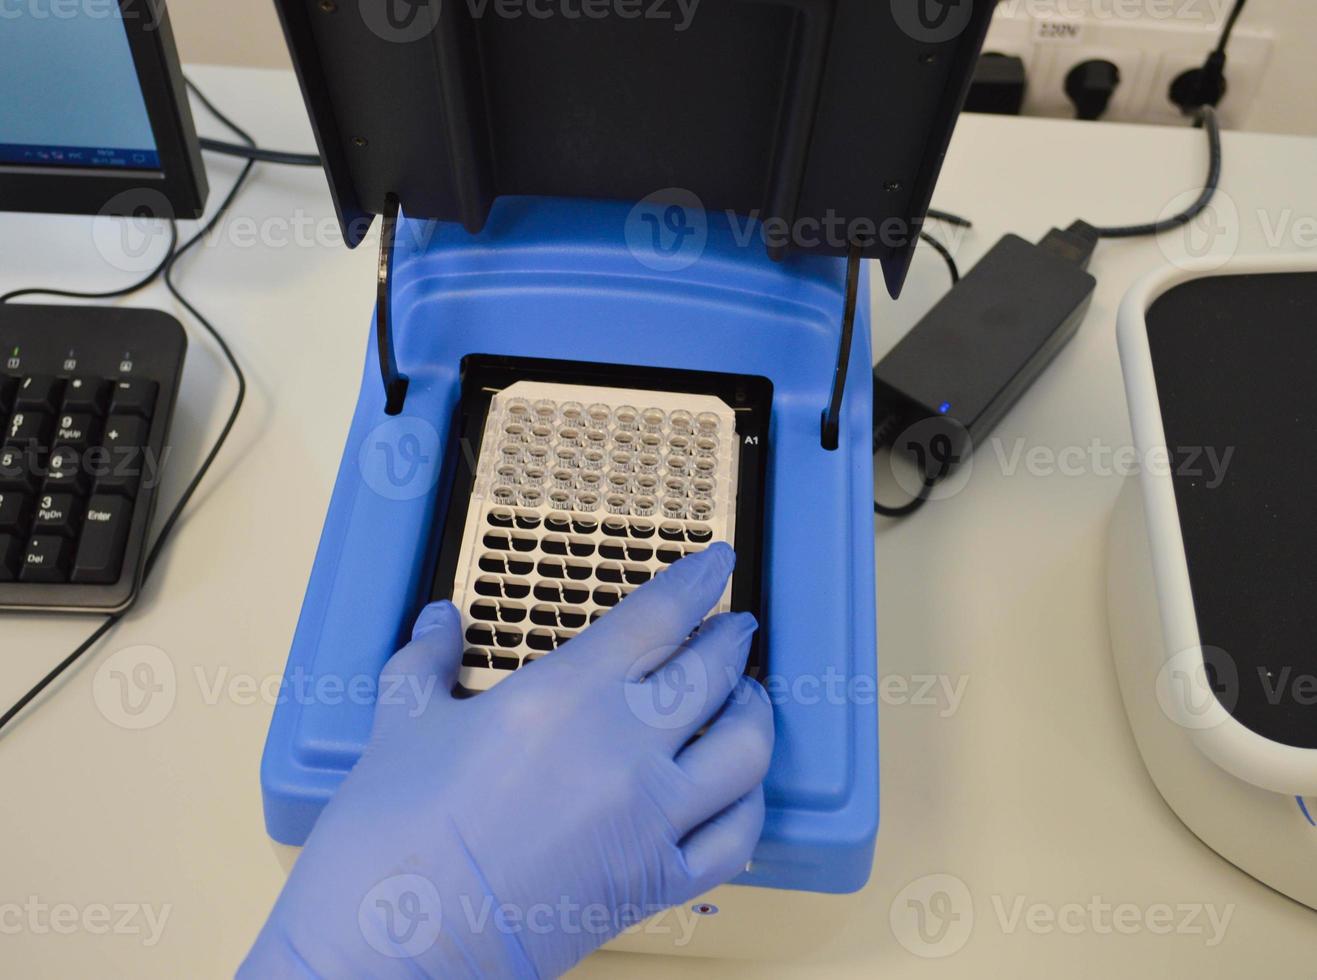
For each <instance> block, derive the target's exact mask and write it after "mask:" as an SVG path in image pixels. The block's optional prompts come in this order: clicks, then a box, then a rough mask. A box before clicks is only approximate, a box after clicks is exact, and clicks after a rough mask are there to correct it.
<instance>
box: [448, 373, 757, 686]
mask: <svg viewBox="0 0 1317 980" xmlns="http://www.w3.org/2000/svg"><path fill="white" fill-rule="evenodd" d="M604 409H606V410H607V414H606V417H605V414H604ZM660 415H661V421H660ZM687 419H688V420H689V424H686V420H687ZM619 453H621V454H629V455H627V456H622V455H617V454H619ZM739 457H740V445H739V442H738V440H737V438H736V417H735V412H734V411H733V410H732V409H731V407H729V406H728V405H727V404H726V403H725V402H723V401H722V400H721V399H720V398H717V397H715V396H713V395H692V394H682V393H676V392H667V391H652V390H644V389H637V388H607V387H597V386H594V385H578V384H558V383H551V382H542V381H517V382H514V383H513V384H511V385H509V386H508V387H507V388H505V389H503V390H502V391H500V392H498V393H496V394H495V395H494V396H493V398H492V399H491V401H490V406H489V413H488V415H487V417H486V420H485V429H484V434H483V437H482V439H481V446H480V455H479V458H478V459H477V460H476V465H475V479H474V483H473V485H472V490H471V496H470V499H469V500H468V502H467V510H466V524H465V527H464V530H463V534H462V546H461V550H460V552H459V554H458V561H457V567H456V570H455V573H454V576H453V603H454V605H456V606H457V608H458V610H459V611H460V612H461V615H462V633H463V642H464V645H465V646H464V649H465V651H466V653H465V655H464V657H463V665H462V669H461V673H460V676H459V683H460V684H461V686H462V687H464V688H466V689H467V690H470V691H481V690H487V689H488V688H490V687H492V686H493V685H494V684H496V683H498V682H499V681H500V680H503V679H504V678H505V677H508V676H510V674H511V673H512V671H513V670H515V669H517V668H518V667H520V666H522V665H523V664H525V663H527V662H529V661H531V660H535V659H537V658H539V657H541V656H544V655H545V654H547V653H549V652H551V651H552V650H553V649H554V648H556V647H557V646H560V645H561V644H562V643H565V642H567V641H568V640H570V639H571V637H572V636H575V635H576V634H577V633H578V632H580V629H582V628H584V626H585V625H588V624H589V623H590V622H593V621H594V620H595V619H598V618H599V616H601V615H603V614H604V613H605V612H607V610H608V609H609V608H611V607H612V605H615V604H616V602H617V601H620V600H621V599H622V598H625V596H626V594H628V593H629V592H631V591H633V590H634V589H635V588H638V587H639V585H640V584H642V582H643V581H644V580H647V579H649V578H652V577H653V576H654V575H657V574H659V573H661V572H662V571H663V570H664V569H665V568H667V567H668V565H669V564H671V562H672V561H674V560H676V558H677V557H680V556H681V555H685V554H691V553H693V552H696V551H702V550H703V549H704V548H705V547H707V546H708V544H709V543H710V542H712V541H727V542H733V541H734V540H735V538H734V535H735V531H736V527H735V523H736V492H737V485H736V477H737V468H738V463H739ZM555 572H557V573H558V574H560V575H562V576H565V577H558V576H557V575H555V574H552V573H555ZM618 578H620V579H621V581H620V582H619V581H617V579H618ZM564 590H566V593H565V594H564ZM582 592H584V593H585V597H584V599H583V600H582V601H567V600H568V597H569V596H570V597H571V598H573V599H578V600H579V599H581V593H582ZM537 593H538V594H537ZM553 593H557V594H558V595H559V596H561V598H560V599H559V600H558V601H553V598H554V596H553ZM600 599H603V600H604V601H603V602H601V601H599V600H600ZM610 599H611V600H612V601H611V602H610V601H609V600H610ZM730 606H731V585H730V583H729V584H728V587H727V589H726V590H725V591H724V593H723V595H722V598H721V599H720V600H719V602H718V605H717V606H716V607H715V608H714V609H713V610H712V612H714V613H718V612H726V611H727V610H728V609H729V608H730ZM491 616H492V618H491ZM514 638H515V642H513V641H514ZM490 639H492V642H489V640H490ZM482 661H484V665H481V662H482Z"/></svg>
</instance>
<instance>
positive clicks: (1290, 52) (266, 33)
mask: <svg viewBox="0 0 1317 980" xmlns="http://www.w3.org/2000/svg"><path fill="white" fill-rule="evenodd" d="M344 2H349V3H350V2H355V0H344ZM708 2H726V0H708ZM871 2H874V3H882V2H885V0H871ZM1039 2H1050V3H1052V4H1053V5H1059V6H1060V7H1061V8H1062V9H1065V10H1067V11H1070V10H1077V9H1081V6H1082V4H1084V3H1091V4H1099V5H1103V6H1105V7H1106V8H1110V7H1111V6H1112V5H1113V4H1116V3H1121V4H1123V6H1124V7H1126V8H1127V7H1128V6H1129V5H1130V0H1039ZM1143 2H1144V3H1145V4H1149V5H1151V4H1161V5H1163V6H1165V5H1166V4H1167V3H1172V4H1185V5H1193V6H1194V9H1195V10H1201V11H1204V12H1208V11H1213V12H1215V11H1220V10H1222V9H1223V8H1226V7H1228V6H1229V4H1228V2H1226V0H1143ZM168 6H169V11H170V16H171V18H172V19H173V22H174V33H175V35H176V36H177V38H178V45H179V49H180V52H181V54H182V57H183V60H184V61H193V62H202V63H207V64H232V65H255V66H259V67H264V68H286V67H288V64H289V61H288V51H287V49H286V48H285V47H284V41H283V34H282V32H281V31H280V29H279V22H278V19H277V18H276V17H275V14H274V6H273V3H272V0H222V2H217V0H168ZM1218 17H1219V14H1218ZM1240 24H1241V25H1243V26H1248V27H1254V28H1258V29H1262V30H1268V31H1270V32H1271V33H1272V34H1273V35H1274V37H1275V49H1274V51H1273V54H1272V60H1271V64H1270V66H1269V67H1268V70H1267V73H1266V76H1265V77H1264V79H1263V82H1262V90H1261V93H1260V95H1259V97H1258V99H1257V101H1256V103H1255V104H1254V107H1253V109H1252V110H1251V111H1250V113H1249V114H1248V116H1247V117H1246V118H1245V122H1244V126H1243V128H1245V129H1252V130H1260V131H1263V132H1273V133H1304V134H1308V135H1317V3H1315V2H1313V0H1249V3H1248V6H1247V7H1246V8H1245V9H1244V14H1243V16H1242V17H1241V18H1240ZM1204 54H1206V52H1204Z"/></svg>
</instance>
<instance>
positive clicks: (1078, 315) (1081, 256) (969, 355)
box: [873, 221, 1098, 513]
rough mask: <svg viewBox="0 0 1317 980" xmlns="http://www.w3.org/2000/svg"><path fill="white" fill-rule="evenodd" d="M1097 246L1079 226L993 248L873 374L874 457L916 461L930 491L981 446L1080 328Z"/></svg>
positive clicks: (1009, 239)
mask: <svg viewBox="0 0 1317 980" xmlns="http://www.w3.org/2000/svg"><path fill="white" fill-rule="evenodd" d="M1097 240H1098V232H1097V230H1096V229H1094V228H1093V227H1092V226H1090V225H1088V224H1086V223H1084V222H1082V221H1077V222H1075V223H1074V224H1073V225H1071V226H1070V227H1069V228H1067V229H1065V230H1061V229H1057V228H1053V229H1052V230H1051V231H1050V232H1048V233H1047V235H1045V236H1044V237H1043V240H1042V241H1041V242H1039V243H1038V244H1036V245H1035V244H1033V243H1031V242H1027V241H1025V240H1024V239H1023V238H1020V237H1019V236H1017V235H1006V236H1005V237H1004V238H1002V239H1001V241H999V242H998V243H997V244H996V245H994V246H993V247H992V249H991V250H990V251H989V252H988V253H987V254H986V255H984V256H983V258H982V259H980V260H979V262H978V264H976V265H975V266H974V268H973V269H971V270H970V271H969V272H968V273H966V275H965V276H964V278H962V279H961V280H960V282H959V283H957V284H956V285H955V286H953V287H952V288H951V290H950V291H949V292H948V293H947V294H946V295H945V296H943V297H942V299H941V300H939V301H938V303H937V305H936V306H934V307H933V309H931V310H930V311H929V312H928V314H927V315H926V316H924V318H923V319H922V320H920V321H919V323H917V324H916V325H915V326H914V328H913V329H912V330H911V331H910V332H909V333H908V334H906V336H905V337H903V338H902V339H901V341H900V342H899V343H898V344H897V345H896V346H895V347H893V348H892V350H891V352H890V353H888V354H887V356H886V357H884V358H883V359H882V360H881V361H880V362H879V363H878V366H877V367H876V368H874V372H873V377H874V399H873V415H874V449H875V451H877V450H878V449H880V448H882V447H883V446H888V447H890V448H892V449H894V450H897V451H901V452H906V453H910V454H911V455H913V456H914V457H915V461H916V463H917V464H918V465H919V467H920V468H921V470H922V473H923V478H924V481H925V484H924V485H925V488H926V489H928V488H931V486H932V485H933V484H934V483H936V481H937V480H939V479H941V478H942V477H944V476H946V475H947V474H948V473H949V472H951V471H952V470H953V469H955V467H956V466H957V465H958V464H959V463H961V462H962V461H963V460H964V459H965V458H966V457H968V455H969V454H970V453H972V452H973V451H974V447H975V446H977V445H980V444H982V443H983V441H984V440H985V439H986V438H987V437H988V434H989V433H990V432H991V431H992V429H993V427H994V426H996V424H997V422H998V421H999V420H1000V419H1001V417H1002V416H1003V415H1005V414H1006V411H1007V409H1009V408H1010V407H1011V406H1012V405H1013V404H1015V402H1016V401H1017V400H1018V399H1019V397H1020V396H1021V395H1022V394H1024V392H1025V390H1026V389H1028V387H1029V386H1030V385H1031V384H1033V382H1034V379H1035V378H1037V377H1038V376H1039V375H1040V374H1042V372H1043V370H1044V369H1045V368H1046V367H1047V365H1048V363H1049V362H1050V361H1051V360H1052V358H1053V357H1055V356H1056V354H1057V352H1058V351H1059V350H1060V349H1061V348H1062V347H1063V346H1065V343H1066V341H1068V340H1069V339H1070V338H1071V337H1072V336H1073V335H1074V333H1075V330H1076V329H1077V328H1078V326H1079V322H1080V320H1082V319H1083V316H1084V313H1085V311H1086V310H1087V309H1088V304H1089V301H1090V300H1091V299H1092V298H1093V287H1094V286H1095V285H1096V282H1097V281H1096V280H1095V279H1094V278H1093V277H1092V276H1091V275H1089V274H1088V273H1087V272H1086V271H1084V270H1085V269H1086V268H1087V266H1088V260H1089V257H1090V256H1091V255H1092V254H1093V249H1094V247H1095V246H1096V245H1097ZM920 502H922V500H921V501H920ZM878 510H879V512H880V513H886V512H888V511H889V510H891V508H882V507H879V508H878Z"/></svg>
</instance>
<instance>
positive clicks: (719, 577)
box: [558, 542, 736, 677]
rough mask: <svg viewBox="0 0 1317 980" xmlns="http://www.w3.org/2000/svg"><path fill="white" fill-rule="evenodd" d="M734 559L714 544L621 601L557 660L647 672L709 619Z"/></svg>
mask: <svg viewBox="0 0 1317 980" xmlns="http://www.w3.org/2000/svg"><path fill="white" fill-rule="evenodd" d="M735 566H736V553H735V552H734V551H733V550H732V549H731V547H730V546H728V545H726V544H724V543H722V542H717V543H715V544H712V545H710V546H709V547H708V548H706V549H705V550H704V551H702V552H700V553H699V554H695V555H689V556H687V557H686V558H683V559H681V560H680V561H678V562H676V563H674V564H673V565H672V566H671V567H669V568H668V569H667V571H665V572H663V573H662V574H661V575H658V576H656V577H655V578H654V579H653V580H652V581H649V582H647V583H645V584H644V585H642V586H641V587H640V588H638V589H636V591H635V592H633V593H632V594H631V595H629V596H627V597H626V599H624V600H623V601H622V602H621V603H620V604H619V605H618V606H617V607H616V608H615V609H613V610H612V611H611V612H609V613H608V615H607V616H605V617H604V618H603V619H601V620H599V622H597V623H595V624H594V625H593V626H591V627H589V628H588V629H587V630H585V632H584V633H583V634H582V635H581V636H580V637H578V638H577V639H576V640H574V641H572V642H571V643H569V644H567V646H566V647H564V648H563V649H562V650H561V651H560V652H559V654H558V656H561V655H563V654H569V653H571V652H572V651H573V647H575V655H578V656H581V657H585V658H588V659H589V660H590V662H591V665H592V666H593V667H595V668H601V667H602V668H604V669H610V670H615V671H616V672H617V673H620V674H622V675H625V676H628V677H631V676H633V675H640V674H644V673H647V672H648V671H650V670H653V669H654V668H655V667H657V666H658V665H659V664H660V663H662V662H663V661H664V660H666V659H667V658H668V657H670V656H672V654H673V653H674V652H675V651H676V649H677V647H679V646H680V645H681V644H682V643H683V642H684V641H685V639H686V637H687V636H689V635H690V633H691V631H692V630H694V629H695V627H697V626H699V625H700V623H701V622H703V621H704V618H705V617H706V616H707V615H708V614H709V610H711V609H712V608H713V607H714V605H715V604H716V603H717V602H718V599H719V597H721V596H722V594H723V590H724V589H725V588H726V587H727V579H728V577H729V576H730V575H731V573H732V569H733V568H734V567H735Z"/></svg>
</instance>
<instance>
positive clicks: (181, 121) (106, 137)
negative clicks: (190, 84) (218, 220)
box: [0, 0, 207, 218]
mask: <svg viewBox="0 0 1317 980" xmlns="http://www.w3.org/2000/svg"><path fill="white" fill-rule="evenodd" d="M206 191H207V187H206V177H205V171H204V169H203V168H202V163H201V153H200V149H199V147H198V145H197V137H196V132H195V130H194V128H193V125H192V116H191V113H190V112H189V110H188V103H187V95H186V91H185V89H184V83H183V74H182V71H181V69H180V68H179V63H178V53H177V51H176V50H175V48H174V38H173V33H172V31H171V30H170V26H169V19H168V16H167V15H166V12H165V6H164V3H163V2H162V0H84V2H82V3H73V4H59V3H53V2H46V3H19V4H7V5H5V6H4V8H3V9H0V211H42V212H55V213H61V214H108V215H116V216H120V215H121V216H128V215H138V216H142V215H150V216H154V217H174V218H196V217H199V216H200V215H201V212H202V208H203V207H204V205H205V202H206Z"/></svg>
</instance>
